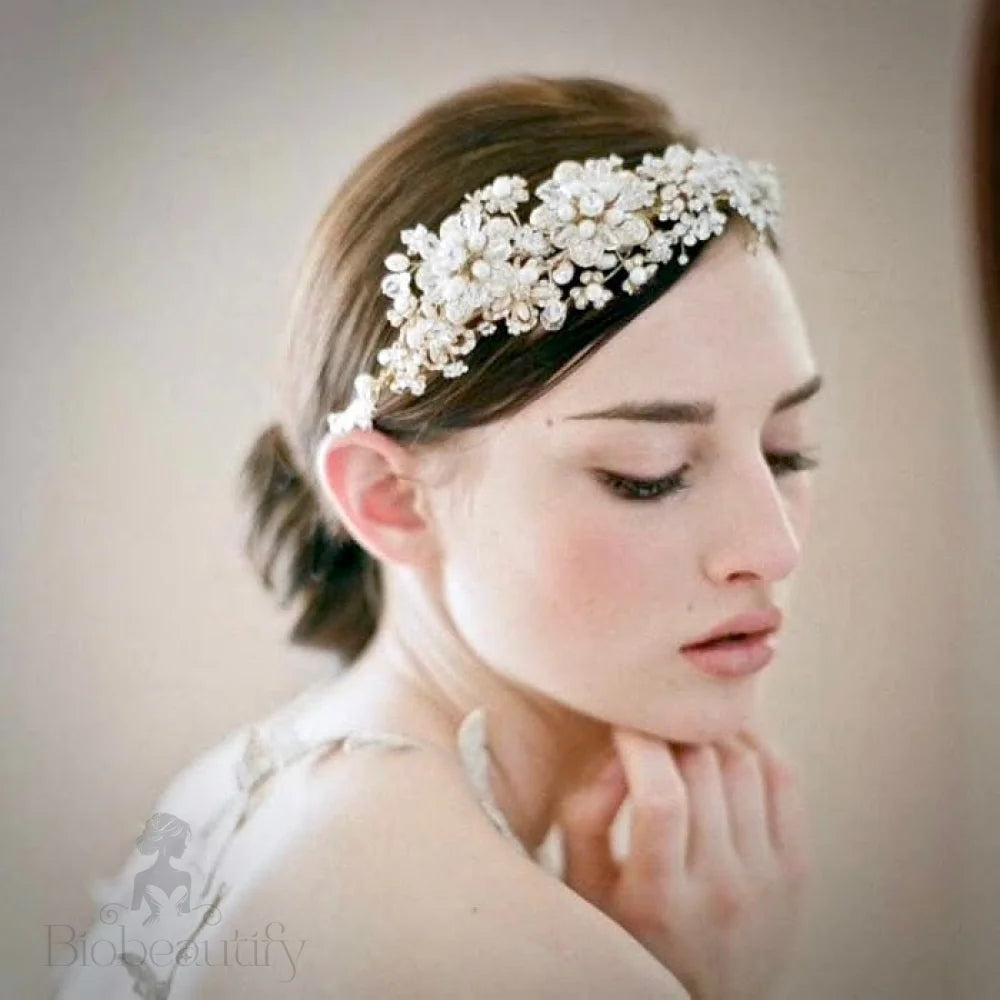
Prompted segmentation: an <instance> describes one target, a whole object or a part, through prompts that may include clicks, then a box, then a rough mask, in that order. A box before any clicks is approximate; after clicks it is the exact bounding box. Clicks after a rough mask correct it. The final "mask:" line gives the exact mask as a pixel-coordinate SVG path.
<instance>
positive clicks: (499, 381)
mask: <svg viewBox="0 0 1000 1000" xmlns="http://www.w3.org/2000/svg"><path fill="white" fill-rule="evenodd" d="M674 142H682V143H684V144H685V145H687V146H688V147H690V148H693V147H695V146H696V145H698V140H697V139H696V137H695V135H694V133H692V132H690V131H688V130H685V129H681V128H680V126H679V125H678V124H677V122H676V120H675V117H674V114H673V112H672V110H671V109H670V108H669V107H668V105H667V104H666V103H665V102H664V101H663V100H662V99H660V98H659V97H656V96H654V95H652V94H649V93H646V92H644V91H641V90H636V89H634V88H632V87H627V86H624V85H622V84H619V83H614V82H611V81H608V80H602V79H595V78H590V77H556V78H553V77H542V76H535V75H519V76H513V77H506V78H499V79H492V80H488V81H486V82H484V83H480V84H478V85H476V86H472V87H469V88H468V89H465V90H462V91H460V92H458V93H455V94H452V95H451V96H449V97H446V98H445V99H443V100H440V101H438V102H437V103H435V104H433V105H431V106H430V107H428V108H426V109H425V110H424V111H423V112H421V113H420V114H419V115H417V117H415V118H414V119H412V120H411V121H410V122H408V123H407V124H405V125H404V126H403V127H402V128H400V129H399V130H398V131H397V132H396V133H395V134H393V135H391V136H390V137H389V138H388V139H387V140H386V141H385V142H383V143H382V144H381V145H379V146H378V147H377V148H375V149H374V150H372V152H371V153H369V154H368V155H367V156H366V157H365V158H364V160H362V162H361V163H360V164H359V165H358V166H357V167H356V168H355V169H354V170H353V172H352V173H351V174H350V175H349V176H348V177H347V179H346V181H345V182H344V184H343V185H342V186H341V188H340V190H339V191H338V192H337V193H336V194H335V196H334V198H333V199H332V201H331V202H330V203H329V205H328V207H327V208H326V210H325V212H324V213H323V215H322V217H321V218H320V221H319V223H318V225H317V227H316V229H315V231H314V233H313V236H312V238H311V240H310V244H309V247H308V250H307V253H306V257H305V262H304V266H303V270H302V274H301V277H300V280H299V285H298V288H297V290H296V293H295V296H294V300H293V305H292V310H291V316H290V320H289V326H288V341H289V343H288V353H287V356H286V363H285V371H284V386H283V398H282V407H283V413H284V419H283V420H282V421H281V422H278V423H274V424H272V425H271V426H269V427H267V428H266V429H265V430H264V431H263V432H261V434H260V435H259V436H258V438H257V440H256V441H255V442H254V444H253V446H252V448H251V450H250V452H249V454H248V455H247V457H246V459H245V461H244V464H243V468H242V484H243V489H244V496H245V497H246V498H247V500H248V501H249V504H250V512H251V518H250V526H249V532H248V536H247V541H246V547H247V553H248V555H249V556H250V558H251V560H252V562H253V563H254V564H255V566H256V568H257V570H258V573H259V575H260V577H261V580H262V582H263V583H264V585H265V587H267V588H268V589H270V590H274V589H275V587H276V582H275V574H276V572H277V573H278V574H279V575H280V599H281V604H282V606H283V607H287V606H288V605H289V603H291V602H292V601H297V602H299V604H300V608H301V610H300V613H299V615H298V618H297V620H296V622H295V625H294V627H293V629H292V632H291V637H290V638H291V641H292V642H293V643H296V644H299V645H307V646H316V647H321V648H325V649H329V650H333V651H335V652H336V653H338V654H339V656H340V657H341V658H342V660H344V661H346V662H351V661H353V660H354V659H355V658H356V657H357V655H358V654H359V653H360V652H361V650H362V649H363V647H364V646H365V645H366V644H367V642H368V640H369V639H370V638H371V637H372V635H373V633H374V630H375V627H376V625H377V621H378V616H379V611H380V607H381V597H382V589H381V576H380V568H379V565H378V560H376V559H374V558H372V557H371V556H370V555H369V554H368V553H367V552H366V551H365V550H364V549H363V548H362V547H361V546H360V545H358V544H357V543H356V542H355V541H354V540H353V538H352V537H351V535H350V534H349V533H348V532H347V530H346V529H345V527H344V526H343V525H341V524H339V523H337V521H336V516H335V513H334V512H333V511H331V510H330V509H329V508H330V506H331V505H330V504H328V503H321V502H320V496H321V493H320V492H319V487H318V484H317V483H316V482H315V473H314V471H313V466H314V462H313V456H314V454H315V451H316V448H317V447H318V445H319V443H320V440H321V439H322V436H323V434H324V432H325V417H326V414H327V413H329V412H330V411H331V410H339V409H342V408H343V407H345V406H346V405H347V403H348V402H349V401H350V399H351V396H352V394H353V383H354V378H355V376H356V375H357V374H359V373H360V372H369V373H374V372H375V371H376V367H377V366H376V362H375V356H376V354H377V352H378V351H379V350H381V349H382V348H383V347H387V346H389V345H390V344H391V343H392V342H393V341H394V340H395V338H396V336H397V335H398V331H397V330H396V329H395V328H394V327H393V326H392V325H391V324H390V323H389V322H388V320H387V319H386V315H385V314H386V309H387V308H388V306H389V301H388V299H387V298H386V297H385V296H384V295H383V293H382V291H381V282H382V279H383V277H384V276H385V273H386V271H385V264H384V261H385V258H386V257H387V256H388V255H389V254H390V253H393V252H396V251H398V250H399V249H400V238H399V237H400V232H401V230H403V229H407V228H410V227H412V226H414V225H416V224H417V223H423V224H424V225H426V226H427V227H428V228H429V229H430V230H431V231H432V232H433V231H436V230H437V228H438V227H439V225H440V223H441V222H442V221H443V219H444V218H445V217H446V216H447V215H450V214H451V213H452V212H454V211H456V210H457V208H458V206H459V205H460V204H461V202H462V199H463V196H464V195H465V194H466V193H469V192H471V191H473V190H475V189H476V188H479V187H482V186H484V185H485V184H487V183H489V182H490V181H491V180H492V179H493V178H494V177H496V176H498V175H500V174H519V175H521V176H522V177H524V178H525V180H526V181H527V183H528V187H529V189H531V190H533V189H534V188H535V187H536V186H537V185H538V184H539V183H541V181H543V180H545V179H546V178H547V177H549V176H550V175H551V173H552V171H553V169H554V168H555V166H556V165H557V164H558V163H559V162H560V161H561V160H580V161H582V160H584V159H586V158H590V157H604V156H607V155H609V154H611V153H616V154H618V155H619V156H620V157H622V160H623V161H624V162H623V165H624V166H625V167H626V168H631V167H634V166H636V165H638V163H639V162H640V161H641V158H642V154H644V153H647V152H652V153H662V152H663V150H664V149H665V148H666V147H667V146H668V145H670V144H671V143H674ZM534 204H536V202H535V200H534V199H532V200H531V201H529V202H528V203H527V204H526V205H522V206H521V212H523V214H522V215H521V217H522V218H527V214H528V213H529V212H530V210H531V208H532V207H533V206H534ZM723 210H724V209H723ZM519 214H520V213H519ZM731 218H734V219H736V220H738V221H740V222H741V223H742V222H743V220H742V219H741V217H740V216H736V215H733V216H731ZM766 237H767V239H768V242H769V245H770V246H771V248H772V249H774V250H777V249H778V247H777V244H776V241H775V238H774V234H773V233H771V232H770V231H768V232H767V233H766ZM704 246H705V244H704V243H698V244H696V245H695V246H693V247H690V248H689V249H688V256H689V259H690V262H691V263H693V262H694V260H695V259H696V258H697V256H698V255H699V253H700V251H701V250H702V249H703V248H704ZM691 263H689V264H687V265H683V266H681V265H678V264H677V263H676V259H675V260H672V261H670V262H669V263H668V264H661V265H660V266H659V267H658V268H657V270H656V271H655V273H654V276H653V278H652V279H651V280H650V281H649V282H648V283H647V284H646V285H644V286H643V287H642V290H641V291H640V293H639V294H636V295H629V294H626V293H625V292H623V291H619V290H618V289H617V286H616V281H620V280H621V276H623V274H622V272H619V275H620V276H618V277H616V278H613V279H612V280H611V282H610V283H609V286H610V290H611V291H612V292H613V294H614V297H613V298H612V300H611V301H610V302H609V303H608V304H607V305H606V306H604V308H603V309H587V310H571V311H570V315H569V317H568V318H567V320H566V323H565V324H564V326H563V327H562V328H561V329H559V330H557V331H554V332H551V333H548V332H545V331H541V330H540V331H538V332H537V333H535V332H533V333H530V334H521V335H520V336H517V337H512V336H508V335H506V334H505V332H504V330H503V328H501V329H500V330H498V331H497V333H496V334H495V335H493V336H492V337H483V338H480V339H479V340H478V342H477V344H476V346H475V348H474V349H473V351H472V352H471V353H470V354H469V355H468V356H467V357H466V359H465V360H466V361H467V362H468V365H469V370H468V372H466V373H465V374H463V375H462V376H461V377H460V378H456V379H446V378H443V377H441V376H437V377H435V378H433V379H429V380H428V385H427V390H426V392H425V393H424V394H423V395H421V396H419V397H417V396H412V395H409V394H406V395H396V394H393V393H386V394H383V397H382V402H381V403H380V409H379V414H378V416H377V418H376V421H375V427H376V429H378V430H379V431H381V432H382V433H384V434H386V435H387V436H389V437H391V438H393V439H394V440H395V441H397V442H399V443H401V444H414V445H416V444H419V445H421V446H426V445H433V444H435V443H437V442H440V441H443V440H445V439H446V438H448V437H449V436H450V435H453V434H455V433H456V432H458V431H460V430H463V429H466V428H472V427H476V426H478V425H481V424H485V423H488V422H489V421H492V420H496V419H499V418H501V417H505V416H509V415H511V414H513V413H515V412H516V411H517V410H519V409H520V408H521V407H524V406H526V405H527V404H528V403H530V402H531V401H532V400H534V399H536V398H538V397H539V396H541V395H542V394H543V393H544V392H546V391H547V390H548V389H550V388H552V387H553V386H554V385H555V384H556V383H557V382H558V381H560V380H561V379H562V378H564V377H565V376H567V375H568V374H569V373H570V372H571V371H572V370H573V369H574V368H575V367H576V366H577V365H578V364H580V363H581V362H582V361H583V360H585V358H587V357H589V356H590V355H591V354H592V353H593V352H594V351H595V350H597V349H598V348H600V347H601V345H603V344H605V343H607V342H608V341H609V340H610V339H611V337H613V336H614V334H615V333H617V332H618V331H619V330H621V329H622V327H624V326H625V325H626V324H627V323H628V322H629V321H630V320H631V319H633V318H634V317H635V316H636V315H637V314H638V313H640V312H642V310H644V309H645V308H647V307H648V306H649V305H650V304H651V303H652V302H653V301H655V300H656V299H657V298H658V297H659V296H660V295H662V294H663V293H664V292H665V291H666V290H667V289H669V288H670V287H671V286H672V285H673V284H674V282H675V281H677V279H678V278H679V277H680V276H681V274H682V273H683V271H684V270H685V269H686V268H687V267H690V266H691ZM387 397H388V398H387ZM279 564H280V565H279Z"/></svg>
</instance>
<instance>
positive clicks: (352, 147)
mask: <svg viewBox="0 0 1000 1000" xmlns="http://www.w3.org/2000/svg"><path fill="white" fill-rule="evenodd" d="M972 12H973V5H972V2H971V0H957V2H945V0H938V2H929V0H911V2H898V0H893V2H890V0H879V2H877V3H873V2H870V0H849V2H845V0H841V2H839V3H836V4H819V3H812V2H809V0H800V2H790V0H784V2H777V0H731V2H725V0H700V2H697V3H696V2H684V3H681V2H665V0H660V2H638V0H632V2H628V0H617V2H615V3H613V4H612V3H610V2H608V3H599V2H596V0H576V2H573V3H563V2H548V3H538V2H537V0H503V2H501V0H495V2H490V3H469V2H466V3H441V2H438V3H430V4H428V5H424V4H416V3H409V2H403V0H394V2H382V3H372V4H368V5H362V4H353V5H348V4H346V3H340V4H334V3H326V4H322V3H318V2H317V3H308V2H299V3H291V4H286V3H282V4H279V3H278V2H277V0H272V2H269V3H265V2H256V3H255V2H241V3H238V4H237V3H236V2H235V0H233V2H231V3H225V2H221V0H214V2H190V0H185V2H173V3H169V4H162V3H154V2H119V3H115V2H110V0H105V2H103V3H87V4H77V3H39V2H31V0H24V2H21V3H11V2H10V0H8V2H7V3H6V4H4V5H3V12H2V15H0V18H2V22H0V106H2V112H0V113H2V116H3V121H2V127H0V142H2V143H3V147H4V148H3V150H2V156H0V172H2V184H0V218H2V219H3V223H2V231H3V237H4V238H3V250H2V261H0V311H2V315H0V331H2V332H0V352H2V354H0V414H2V417H3V420H2V432H0V449H2V451H0V460H2V469H3V486H4V488H3V493H2V504H3V508H4V509H3V517H2V518H0V558H2V574H0V656H2V662H3V670H2V685H3V690H2V696H3V697H2V704H3V706H4V708H5V709H6V713H5V715H6V718H5V720H4V724H3V727H2V737H0V739H2V763H3V768H2V771H3V789H2V795H3V799H2V810H3V817H4V820H3V828H2V834H0V837H2V843H0V849H2V854H3V873H4V884H3V891H2V894H0V973H2V980H0V995H2V996H3V997H19V998H20V997H28V996H38V995H41V994H42V992H43V990H44V984H45V982H46V981H47V980H46V970H45V967H44V961H45V954H44V952H45V924H46V923H72V924H74V925H75V926H78V927H80V926H81V924H82V922H83V921H84V920H85V918H86V916H87V914H88V903H87V899H86V896H85V889H86V885H87V883H88V881H89V880H90V879H91V877H93V876H95V875H98V874H105V873H109V872H110V871H111V870H112V869H113V868H114V867H115V866H116V865H117V864H118V863H119V862H120V861H121V860H122V858H123V856H124V851H125V849H126V848H127V847H128V846H129V844H130V838H131V837H132V836H134V832H133V831H134V829H135V828H136V826H137V824H139V823H141V822H142V820H144V819H145V817H146V816H147V814H148V810H149V809H150V807H151V806H152V803H153V799H154V796H155V795H156V793H157V792H158V791H159V790H160V789H161V787H162V786H163V784H164V783H165V782H166V781H167V780H168V779H169V778H170V776H171V775H172V774H173V773H174V772H175V771H176V770H177V769H178V768H179V767H181V766H182V765H183V764H184V763H185V761H187V760H188V759H189V758H190V757H191V755H192V754H194V753H196V752H197V751H199V750H201V749H203V748H205V747H207V746H209V745H210V744H211V743H213V742H214V741H216V740H217V739H218V738H219V737H221V736H222V735H223V734H224V733H225V732H227V731H228V730H229V729H230V728H231V727H232V726H234V725H236V724H238V723H241V722H244V721H246V720H247V719H248V718H250V717H252V716H254V715H256V714H258V713H260V712H262V711H264V710H266V709H267V708H269V707H270V706H272V705H275V704H277V703H278V702H279V701H280V700H282V699H283V698H285V697H286V696H288V695H289V694H291V693H292V692H293V691H295V690H297V689H298V688H299V687H301V686H302V685H304V684H305V683H306V682H307V681H309V680H311V679H312V678H314V677H316V676H318V675H319V673H320V672H321V671H323V670H324V669H327V667H328V664H326V663H325V662H324V660H323V658H322V657H318V656H315V655H311V654H308V653H303V652H296V651H293V650H291V649H289V648H286V646H285V645H284V643H283V636H284V632H285V630H286V629H287V628H288V626H289V624H290V619H289V618H287V617H284V616H282V614H280V613H279V612H278V611H277V610H276V609H275V607H274V606H273V605H272V602H271V601H270V599H269V598H268V596H267V595H265V594H264V593H263V592H262V591H260V590H259V588H258V585H257V584H256V582H255V580H254V579H253V577H252V576H251V573H250V571H249V569H248V568H247V567H246V566H245V564H244V562H243V559H242V556H241V554H240V541H241V536H240V521H239V518H238V515H237V508H236V504H235V499H234V495H235V491H234V478H235V472H236V468H237V465H238V463H239V461H240V460H241V458H242V457H243V454H244V450H245V448H246V447H247V446H248V445H249V443H250V440H251V436H252V435H253V433H254V432H255V431H256V429H257V428H259V427H260V426H262V425H263V424H264V422H265V421H268V420H269V419H270V418H271V417H272V415H273V414H274V413H275V412H276V409H275V406H276V404H275V400H274V396H273V388H272V386H273V384H274V379H273V373H274V370H275V365H276V359H277V355H278V343H279V339H278V338H279V332H280V329H281V325H282V322H283V320H284V315H285V309H286V306H287V304H288V300H289V297H290V294H291V287H292V280H293V275H294V270H295V267H296V266H297V263H298V260H299V255H300V253H301V251H302V249H303V247H304V243H305V239H306V236H307V234H308V232H309V229H310V228H311V226H312V224H313V222H314V221H315V219H316V217H317V216H318V214H319V212H320V210H321V208H322V207H323V205H324V203H325V201H326V200H327V198H328V196H329V195H330V193H331V192H332V190H333V188H334V186H335V185H336V183H337V182H338V181H339V180H340V179H341V178H342V177H343V176H344V174H345V173H346V171H347V170H348V169H349V167H350V166H351V165H352V164H353V163H354V162H355V161H356V160H357V158H359V157H360V156H361V155H362V153H363V152H364V151H365V150H366V149H367V148H368V147H369V146H370V145H371V144H372V143H374V142H376V141H377V140H380V139H381V138H383V137H384V136H385V135H386V134H387V132H388V131H389V130H390V129H391V128H392V127H394V126H395V125H397V124H399V123H401V122H402V121H403V120H404V119H405V118H407V117H408V116H409V115H410V114H411V113H413V112H414V111H416V110H417V109H418V108H419V107H420V106H422V105H423V104H424V103H425V102H426V101H428V100H430V99H433V98H436V97H438V96H440V95H442V94H443V93H444V92H445V91H448V90H451V89H453V88H455V87H457V86H460V85H463V84H466V83H470V82H473V81H474V80H478V79H479V78H481V77H483V76H486V75H492V74H494V73H500V72H505V71H514V70H534V71H539V72H545V73H594V74H602V75H608V76H612V77H615V78H618V79H621V80H623V81H625V82H631V83H635V84H638V85H641V86H646V87H650V88H653V89H656V90H657V91H659V92H661V93H662V94H664V95H665V96H667V97H668V99H669V100H671V101H672V102H673V104H674V105H675V107H676V109H677V110H678V112H679V113H680V115H681V117H682V118H683V119H684V121H685V122H686V123H689V124H692V125H694V126H696V127H698V128H700V129H701V131H702V134H703V136H704V137H705V138H706V139H707V140H708V141H709V142H714V143H717V144H718V145H720V146H723V147H725V148H727V149H729V150H731V151H733V152H738V153H741V154H743V155H747V156H752V157H758V158H766V159H770V160H772V161H773V162H775V163H776V164H777V165H778V166H779V169H780V171H781V174H782V177H783V179H784V184H785V191H786V199H787V209H788V216H787V229H786V232H787V236H786V239H787V242H788V247H789V250H788V257H787V261H788V267H789V270H790V272H791V274H792V277H793V280H794V281H795V282H796V285H797V288H798V289H799V292H800V297H801V301H802V305H803V309H804V311H805V313H806V316H807V319H808V321H809V323H810V325H811V329H812V331H813V335H814V339H815V345H816V352H817V355H818V357H819V360H820V364H821V367H822V369H823V370H824V371H825V372H826V375H827V377H828V379H829V387H828V389H827V390H825V391H824V395H825V396H826V399H825V404H824V405H825V410H824V411H823V412H824V414H825V423H826V425H827V430H826V433H825V444H824V447H825V452H826V463H825V467H824V469H823V470H822V471H821V472H820V474H819V476H820V479H819V480H818V482H819V483H821V486H820V497H819V500H820V505H819V506H820V510H819V514H818V517H817V521H816V528H815V531H814V534H813V536H812V547H811V549H810V550H809V551H808V556H807V560H806V565H805V567H804V569H803V571H802V573H801V584H800V590H799V592H798V595H797V598H796V604H795V608H794V613H793V616H792V623H791V630H790V635H789V636H788V639H787V640H786V642H785V644H784V646H783V651H782V655H781V657H779V661H778V662H777V664H776V665H775V667H774V668H773V669H772V673H771V675H770V677H769V680H768V682H767V683H768V685H769V686H768V689H767V695H766V699H767V703H766V714H767V720H768V724H769V727H770V729H771V731H772V733H773V734H774V736H775V738H776V739H778V740H779V741H781V742H782V743H783V744H784V745H785V746H786V748H787V749H788V751H789V752H790V754H791V755H792V756H793V757H794V759H795V760H796V761H798V762H800V764H801V767H802V769H803V772H804V774H805V777H806V782H807V795H808V798H809V805H810V809H811V813H812V825H813V828H814V831H815V854H816V858H817V876H816V880H815V883H814V892H813V896H812V898H811V900H810V907H809V910H808V913H807V915H806V921H805V926H804V937H803V941H802V947H801V950H800V952H799V953H798V955H797V960H796V964H795V967H794V968H793V970H792V972H791V975H790V978H789V980H788V983H787V984H786V989H785V991H784V992H783V994H782V996H783V997H786V998H792V997H795V998H803V997H810V998H816V1000H826V998H830V1000H833V998H838V1000H842V998H845V997H859V998H861V997H864V998H870V997H871V998H874V997H879V998H904V997H905V998H907V1000H922V998H928V1000H929V998H935V1000H937V998H941V997H945V996H947V997H962V998H973V997H975V998H985V997H991V996H996V995H998V993H1000V963H998V959H997V945H998V944H1000V905H998V899H1000V877H998V867H1000V857H998V852H997V851H996V849H995V843H994V842H995V834H994V829H995V827H996V824H997V822H998V821H1000V807H998V792H997V787H998V782H997V780H996V770H997V765H998V764H1000V755H998V753H997V749H998V742H1000V738H998V736H997V731H998V728H1000V727H997V726H996V724H995V723H994V718H995V716H996V713H997V710H998V708H1000V670H998V668H1000V656H998V653H997V650H998V648H1000V614H998V613H997V612H998V610H1000V607H998V604H1000V601H998V598H1000V538H998V528H1000V500H998V493H1000V491H998V478H1000V443H998V442H997V440H996V439H995V438H994V437H991V436H990V434H989V432H988V427H989V425H988V422H987V417H988V410H987V407H986V403H987V400H986V396H985V388H984V383H983V382H982V380H981V379H982V376H981V372H982V366H981V357H980V355H979V353H978V347H977V342H976V340H975V337H976V336H977V333H978V331H977V327H976V325H975V324H976V323H977V322H978V318H979V317H978V313H977V303H976V300H975V288H974V286H973V284H972V278H971V274H972V271H971V268H970V257H969V254H970V237H969V228H968V223H967V218H966V215H965V213H966V212H967V210H968V204H967V188H968V181H967V163H966V157H967V144H966V139H967V137H966V132H967V126H966V121H965V111H966V104H967V95H966V93H965V88H966V86H967V76H968V71H969V30H970V23H971V15H972Z"/></svg>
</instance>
